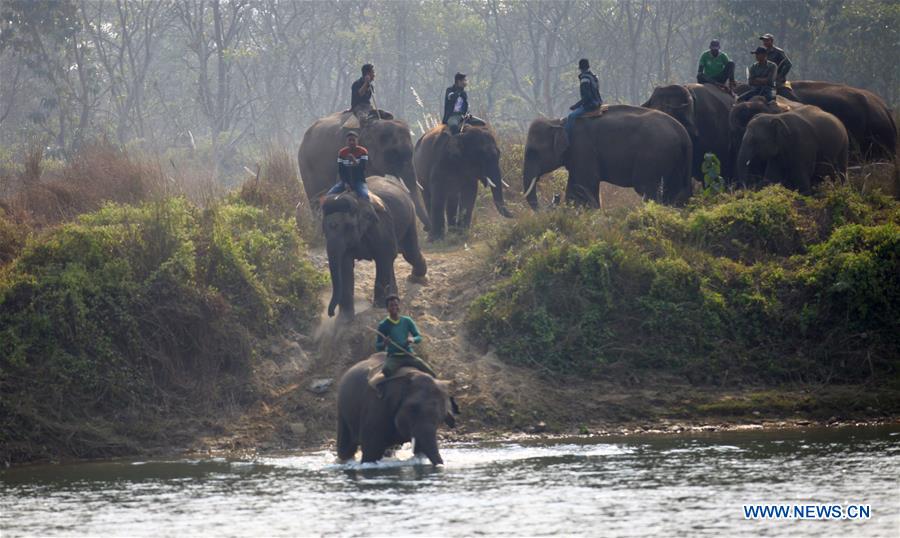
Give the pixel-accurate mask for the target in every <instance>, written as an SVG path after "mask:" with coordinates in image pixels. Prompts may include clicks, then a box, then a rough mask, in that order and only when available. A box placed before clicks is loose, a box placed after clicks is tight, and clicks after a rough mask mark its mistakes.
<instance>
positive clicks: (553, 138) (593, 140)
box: [522, 105, 693, 209]
mask: <svg viewBox="0 0 900 538" xmlns="http://www.w3.org/2000/svg"><path fill="white" fill-rule="evenodd" d="M692 151H693V147H692V145H691V138H690V136H689V135H688V133H687V131H686V130H685V128H684V127H683V126H682V125H681V124H680V123H678V121H677V120H675V119H674V118H673V117H671V116H669V115H668V114H665V113H663V112H660V111H658V110H651V109H648V108H642V107H636V106H628V105H613V106H610V107H609V109H608V110H606V111H605V112H603V115H602V116H600V117H587V118H583V119H578V120H576V122H575V126H574V131H573V140H572V141H571V142H570V141H569V138H568V137H567V136H566V132H565V129H564V128H563V123H562V121H560V120H551V119H545V118H540V119H536V120H534V121H533V122H532V123H531V126H530V127H529V128H528V138H527V141H526V143H525V162H524V165H523V167H522V171H523V182H524V183H523V188H524V190H525V197H526V198H527V199H528V203H529V205H531V207H532V208H533V209H537V206H538V202H537V180H538V179H539V178H540V177H541V176H542V175H544V174H547V173H549V172H552V171H553V170H556V169H557V168H559V167H560V166H565V167H566V170H568V172H569V182H568V184H567V185H566V200H568V201H570V202H573V203H577V204H584V205H590V206H594V207H599V206H600V182H601V181H606V182H609V183H612V184H613V185H618V186H620V187H631V188H633V189H634V190H636V191H637V192H638V194H641V195H644V196H647V197H650V198H659V199H660V200H661V201H663V202H665V203H674V204H679V203H684V202H686V201H687V200H688V198H690V196H691V192H692V185H691V155H692Z"/></svg>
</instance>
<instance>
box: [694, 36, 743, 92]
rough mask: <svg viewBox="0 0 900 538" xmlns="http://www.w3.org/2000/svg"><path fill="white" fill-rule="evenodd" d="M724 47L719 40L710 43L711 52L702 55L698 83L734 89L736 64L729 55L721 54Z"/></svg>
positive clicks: (698, 69) (698, 70)
mask: <svg viewBox="0 0 900 538" xmlns="http://www.w3.org/2000/svg"><path fill="white" fill-rule="evenodd" d="M721 48H722V46H721V45H720V44H719V40H718V39H713V40H712V41H710V42H709V50H708V51H706V52H704V53H703V54H702V55H700V67H699V68H697V83H699V84H715V85H717V86H721V87H722V88H724V87H725V85H726V83H727V84H728V88H729V89H734V86H735V83H734V62H732V61H730V60H729V59H728V55H727V54H725V53H724V52H721V51H720V49H721Z"/></svg>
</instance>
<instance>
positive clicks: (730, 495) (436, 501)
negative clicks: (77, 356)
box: [0, 425, 900, 538]
mask: <svg viewBox="0 0 900 538" xmlns="http://www.w3.org/2000/svg"><path fill="white" fill-rule="evenodd" d="M441 452H442V455H443V457H444V460H445V462H446V465H444V466H443V467H439V468H432V467H431V466H430V465H428V464H423V463H422V462H419V461H416V460H413V459H411V454H410V452H409V451H408V448H407V450H401V451H400V452H398V454H397V459H396V460H391V461H387V462H381V463H379V464H376V465H369V464H367V465H360V464H348V465H338V464H336V463H335V462H334V456H333V454H331V453H330V452H327V451H311V452H297V453H291V454H284V455H278V456H269V457H260V458H256V459H253V460H249V461H235V460H225V459H178V460H172V461H125V460H115V461H107V462H98V463H80V464H71V465H47V466H31V467H21V468H13V469H8V470H5V471H2V472H0V536H2V537H3V538H7V537H13V536H104V537H110V536H154V537H155V536H198V535H203V536H413V535H415V536H600V535H602V536H716V537H721V536H749V535H753V536H841V537H856V536H885V537H892V538H896V537H897V536H900V426H896V425H895V426H885V427H864V428H850V427H847V428H831V429H809V430H776V431H760V430H757V431H743V432H724V433H708V434H697V435H679V436H672V435H660V436H632V437H621V438H601V439H591V440H589V441H588V442H585V441H584V440H574V439H571V440H569V439H567V440H557V441H553V442H548V441H542V442H491V443H478V444H474V443H473V444H452V445H447V446H444V447H442V450H441ZM754 503H765V504H789V505H807V504H825V505H832V504H839V505H843V506H844V507H845V509H846V507H847V506H849V505H851V504H853V505H857V504H859V505H869V506H870V517H869V518H868V519H855V520H797V519H793V520H748V519H745V518H744V511H743V508H742V507H743V505H745V504H754Z"/></svg>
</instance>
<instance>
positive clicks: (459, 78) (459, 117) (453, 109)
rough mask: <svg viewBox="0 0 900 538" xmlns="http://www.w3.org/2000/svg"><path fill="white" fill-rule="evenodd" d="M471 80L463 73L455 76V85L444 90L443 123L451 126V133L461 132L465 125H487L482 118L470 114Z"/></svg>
mask: <svg viewBox="0 0 900 538" xmlns="http://www.w3.org/2000/svg"><path fill="white" fill-rule="evenodd" d="M468 84H469V81H468V79H467V78H466V75H464V74H463V73H457V74H456V76H454V77H453V86H450V87H449V88H447V90H446V91H444V116H443V118H442V119H441V123H443V124H444V125H446V126H448V127H449V128H450V133H451V134H459V133H460V131H462V129H463V126H464V125H466V124H468V125H485V122H484V120H483V119H481V118H476V117H475V116H473V115H471V114H469V95H468V94H467V93H466V86H468Z"/></svg>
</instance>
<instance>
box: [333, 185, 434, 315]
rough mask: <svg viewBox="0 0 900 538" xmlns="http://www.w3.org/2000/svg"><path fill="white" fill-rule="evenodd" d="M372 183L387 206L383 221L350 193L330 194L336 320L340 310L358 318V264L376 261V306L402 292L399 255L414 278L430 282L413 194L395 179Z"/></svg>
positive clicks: (380, 211)
mask: <svg viewBox="0 0 900 538" xmlns="http://www.w3.org/2000/svg"><path fill="white" fill-rule="evenodd" d="M367 181H368V184H369V191H370V193H371V194H374V195H375V196H377V197H378V199H379V200H380V201H381V203H382V205H383V209H379V210H378V211H379V214H378V216H377V217H376V215H375V212H374V211H372V210H371V208H372V205H371V204H369V203H368V202H365V201H362V200H360V199H359V198H358V197H357V196H354V195H350V194H348V193H341V194H337V195H335V194H332V195H328V196H326V197H325V199H324V201H323V202H322V230H323V233H324V235H325V252H326V254H327V256H328V270H329V272H330V274H331V284H332V294H331V300H330V301H329V303H328V315H329V316H334V314H335V310H336V309H337V308H338V307H340V315H341V318H344V319H351V318H353V316H354V301H353V292H354V279H355V277H354V274H353V268H354V265H355V263H356V260H372V261H374V262H375V293H374V300H373V302H374V304H378V305H380V304H384V300H385V298H386V297H387V296H388V295H391V294H394V293H397V280H396V276H395V274H394V260H395V259H396V258H397V254H398V253H399V254H402V255H403V258H404V259H405V260H406V261H407V262H409V264H410V265H411V266H412V274H411V275H410V280H412V281H417V282H424V280H425V274H426V272H427V265H426V262H425V258H424V257H423V256H422V251H421V249H420V248H419V238H418V231H417V228H416V215H415V209H414V207H413V202H412V200H411V199H410V197H409V193H408V192H406V190H405V189H404V188H403V185H402V184H401V183H400V182H399V181H397V180H396V179H394V178H386V177H380V176H369V178H368V180H367Z"/></svg>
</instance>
